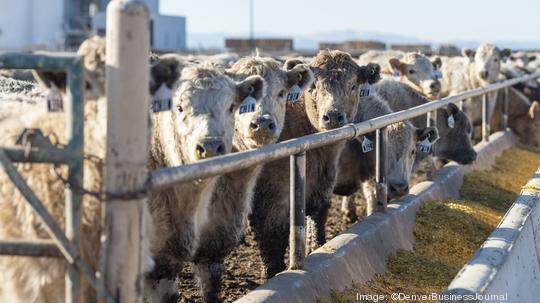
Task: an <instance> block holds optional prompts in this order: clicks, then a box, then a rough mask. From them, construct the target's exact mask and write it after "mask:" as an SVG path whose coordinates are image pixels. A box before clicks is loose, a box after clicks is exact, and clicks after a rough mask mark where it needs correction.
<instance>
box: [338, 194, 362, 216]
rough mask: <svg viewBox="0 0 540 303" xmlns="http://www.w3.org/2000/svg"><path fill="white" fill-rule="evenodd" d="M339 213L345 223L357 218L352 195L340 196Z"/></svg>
mask: <svg viewBox="0 0 540 303" xmlns="http://www.w3.org/2000/svg"><path fill="white" fill-rule="evenodd" d="M341 213H342V214H343V220H344V221H345V222H347V223H353V222H356V220H358V216H357V215H356V203H355V202H354V197H353V196H344V197H342V198H341Z"/></svg>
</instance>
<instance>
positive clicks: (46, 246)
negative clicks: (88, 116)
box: [0, 53, 114, 303]
mask: <svg viewBox="0 0 540 303" xmlns="http://www.w3.org/2000/svg"><path fill="white" fill-rule="evenodd" d="M0 69H38V70H64V71H66V72H67V94H66V97H67V98H66V99H67V100H66V101H67V102H66V104H65V107H64V110H65V115H66V120H67V123H66V137H67V140H68V144H67V146H66V147H65V148H57V147H41V148H37V147H32V148H30V149H29V150H25V148H23V147H2V148H0V164H1V165H2V168H3V169H4V171H5V172H6V174H7V175H8V177H9V178H10V179H11V181H12V182H13V183H14V184H15V186H16V187H17V188H18V189H19V191H20V192H21V194H22V195H23V197H24V198H25V199H26V200H27V202H28V203H29V205H30V206H31V207H32V209H33V210H34V211H35V213H36V214H37V215H38V216H39V218H40V219H41V221H42V222H43V224H44V225H45V228H46V231H47V233H48V234H49V236H50V237H51V239H52V240H15V241H14V240H9V239H6V240H2V241H0V255H17V256H27V257H55V258H62V257H63V258H64V259H65V260H66V262H67V265H68V266H67V272H66V302H67V303H76V302H79V297H80V291H81V274H82V275H83V276H84V277H85V278H86V279H87V280H88V282H89V283H90V284H91V285H92V286H93V287H94V288H96V290H97V292H98V294H103V296H105V301H106V302H111V303H112V302H114V301H113V300H112V297H111V296H110V295H109V294H108V292H107V291H106V290H105V289H103V287H102V286H101V287H100V284H101V283H98V278H97V277H96V274H95V272H94V271H93V270H92V268H91V267H90V266H89V265H88V263H87V262H85V261H84V260H83V259H82V258H81V254H80V226H81V206H82V205H81V201H82V196H81V194H80V193H79V192H77V191H76V190H73V188H79V187H81V186H82V182H83V161H84V156H83V147H84V123H83V122H84V83H85V82H84V65H83V57H81V56H75V55H65V54H63V55H45V54H38V55H34V54H16V53H0ZM13 162H22V163H53V164H65V165H67V166H68V182H69V183H70V184H71V185H72V186H70V187H66V188H65V230H64V231H62V229H61V228H60V226H59V225H58V223H57V222H56V221H55V219H54V218H53V216H52V215H51V214H50V213H49V212H48V211H47V209H46V208H45V206H44V205H43V203H42V202H41V201H40V199H39V198H38V197H37V195H36V194H35V193H34V192H33V191H32V189H31V188H30V187H29V186H28V184H27V183H26V181H25V180H24V178H23V177H22V176H21V174H20V173H19V172H18V171H17V169H16V168H15V166H14V164H13Z"/></svg>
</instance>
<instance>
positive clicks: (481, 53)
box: [441, 43, 510, 140]
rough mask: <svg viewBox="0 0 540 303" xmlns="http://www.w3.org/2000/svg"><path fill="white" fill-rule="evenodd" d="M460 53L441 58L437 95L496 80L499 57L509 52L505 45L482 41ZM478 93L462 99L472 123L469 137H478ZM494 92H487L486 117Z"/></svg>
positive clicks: (479, 119) (456, 91) (479, 117)
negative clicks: (471, 132) (457, 55)
mask: <svg viewBox="0 0 540 303" xmlns="http://www.w3.org/2000/svg"><path fill="white" fill-rule="evenodd" d="M463 55H464V56H463V57H453V58H443V59H442V62H443V65H442V73H443V77H442V80H441V85H442V86H441V97H446V96H448V95H454V94H458V93H460V92H463V91H466V90H471V89H475V88H479V87H484V86H487V85H489V84H491V83H493V82H495V81H497V80H499V75H500V68H501V61H502V60H504V59H505V58H507V57H509V56H510V50H509V49H502V50H501V49H499V48H498V47H497V46H495V45H494V44H491V43H484V44H482V45H480V46H479V47H478V49H477V50H476V51H474V50H471V49H464V50H463ZM480 98H481V97H475V98H472V99H470V100H467V101H465V102H464V105H463V110H464V112H465V113H466V114H467V116H468V117H469V119H470V120H471V123H472V124H473V126H475V129H474V134H473V138H474V139H475V140H479V138H480V125H481V123H482V103H481V102H480ZM496 98H497V93H496V92H494V93H489V94H488V109H487V110H488V117H491V114H492V113H493V109H494V107H495V102H496Z"/></svg>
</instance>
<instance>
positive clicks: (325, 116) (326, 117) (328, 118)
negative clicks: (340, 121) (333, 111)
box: [322, 115, 330, 122]
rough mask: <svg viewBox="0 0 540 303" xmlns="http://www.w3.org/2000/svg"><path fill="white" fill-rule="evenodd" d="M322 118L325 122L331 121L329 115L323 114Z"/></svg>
mask: <svg viewBox="0 0 540 303" xmlns="http://www.w3.org/2000/svg"><path fill="white" fill-rule="evenodd" d="M322 120H323V121H324V122H329V121H330V117H328V116H327V115H324V116H322Z"/></svg>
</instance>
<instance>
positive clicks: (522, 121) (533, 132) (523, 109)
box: [491, 87, 540, 146]
mask: <svg viewBox="0 0 540 303" xmlns="http://www.w3.org/2000/svg"><path fill="white" fill-rule="evenodd" d="M500 95H501V96H500V97H499V98H498V100H497V106H496V107H495V111H494V114H493V117H492V119H491V126H492V128H494V129H497V128H498V127H499V126H500V125H501V120H502V115H501V106H502V101H503V100H502V94H500ZM508 127H510V128H511V129H512V130H513V131H514V132H515V133H516V135H517V136H518V137H519V140H520V141H521V143H523V144H528V145H532V146H540V106H539V103H538V101H532V102H531V101H530V99H529V98H527V96H525V95H524V94H523V93H522V92H520V91H519V90H517V89H515V88H513V87H510V88H508Z"/></svg>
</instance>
